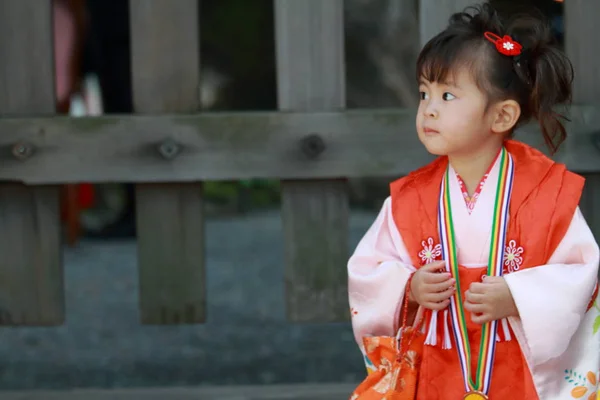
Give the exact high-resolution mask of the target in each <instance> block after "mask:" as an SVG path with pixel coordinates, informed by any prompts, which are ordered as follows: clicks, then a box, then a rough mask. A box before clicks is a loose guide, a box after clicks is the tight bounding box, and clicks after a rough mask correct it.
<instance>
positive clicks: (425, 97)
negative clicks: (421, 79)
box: [419, 92, 429, 100]
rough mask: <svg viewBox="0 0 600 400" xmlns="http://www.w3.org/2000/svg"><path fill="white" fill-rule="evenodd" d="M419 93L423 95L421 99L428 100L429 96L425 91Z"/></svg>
mask: <svg viewBox="0 0 600 400" xmlns="http://www.w3.org/2000/svg"><path fill="white" fill-rule="evenodd" d="M419 94H420V95H421V100H427V98H428V97H429V96H428V95H427V93H425V92H419Z"/></svg>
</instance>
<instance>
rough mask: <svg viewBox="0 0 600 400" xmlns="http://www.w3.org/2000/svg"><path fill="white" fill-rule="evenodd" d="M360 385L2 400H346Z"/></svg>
mask: <svg viewBox="0 0 600 400" xmlns="http://www.w3.org/2000/svg"><path fill="white" fill-rule="evenodd" d="M357 385H358V384H348V383H340V384H335V383H332V384H324V383H323V384H293V385H265V386H228V387H199V388H144V389H112V390H111V389H95V390H68V391H67V390H56V391H46V390H44V391H22V392H0V398H2V400H109V399H110V400H159V399H160V400H163V399H169V400H197V399H202V400H217V399H218V400H242V399H252V400H277V399H281V400H284V399H285V400H309V399H310V400H345V399H348V397H350V394H351V393H352V390H354V388H356V386H357Z"/></svg>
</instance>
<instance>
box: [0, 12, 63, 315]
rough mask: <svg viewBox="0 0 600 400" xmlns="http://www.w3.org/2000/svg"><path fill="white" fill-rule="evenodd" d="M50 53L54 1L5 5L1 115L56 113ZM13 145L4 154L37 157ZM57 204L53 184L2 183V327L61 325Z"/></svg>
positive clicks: (0, 18)
mask: <svg viewBox="0 0 600 400" xmlns="http://www.w3.org/2000/svg"><path fill="white" fill-rule="evenodd" d="M53 49H54V46H53V35H52V2H51V1H39V0H19V1H3V2H0V59H1V60H2V62H0V114H1V115H2V116H27V115H34V116H40V115H48V114H54V113H55V106H56V101H55V92H54V65H53V60H54V56H53ZM15 145H16V147H13V148H7V149H5V150H4V151H6V152H8V153H9V154H10V152H11V151H12V152H13V155H14V154H15V152H16V154H17V155H19V154H20V155H23V154H27V153H28V152H29V151H31V152H29V154H34V153H35V149H33V148H31V147H30V144H28V143H22V144H16V143H15ZM22 162H27V160H26V159H25V160H23V161H22ZM0 168H2V166H1V165H0ZM59 198H60V189H59V187H58V186H55V185H52V186H25V185H21V184H16V183H14V184H13V183H5V182H3V183H0V324H5V325H58V324H62V323H63V322H64V318H65V303H64V283H63V265H62V249H61V226H60V218H59V217H60V214H59V212H60V202H59Z"/></svg>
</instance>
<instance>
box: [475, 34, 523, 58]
mask: <svg viewBox="0 0 600 400" xmlns="http://www.w3.org/2000/svg"><path fill="white" fill-rule="evenodd" d="M484 35H485V38H486V39H487V40H489V41H490V42H492V43H494V44H495V45H496V50H498V52H500V53H501V54H504V55H505V56H518V55H519V54H521V50H523V46H521V44H520V43H519V42H516V41H514V40H513V39H512V38H511V37H510V36H508V35H504V37H500V36H498V35H496V34H495V33H492V32H486V33H485V34H484Z"/></svg>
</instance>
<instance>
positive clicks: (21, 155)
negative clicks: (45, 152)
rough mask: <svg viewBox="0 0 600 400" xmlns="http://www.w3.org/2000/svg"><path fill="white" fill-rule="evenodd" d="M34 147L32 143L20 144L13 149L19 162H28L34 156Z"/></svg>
mask: <svg viewBox="0 0 600 400" xmlns="http://www.w3.org/2000/svg"><path fill="white" fill-rule="evenodd" d="M33 152H34V147H33V145H32V144H31V143H27V142H18V143H16V144H15V145H14V146H13V148H12V154H13V156H14V157H15V158H16V159H17V160H21V161H24V160H27V159H28V158H29V157H31V156H32V155H33Z"/></svg>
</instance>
